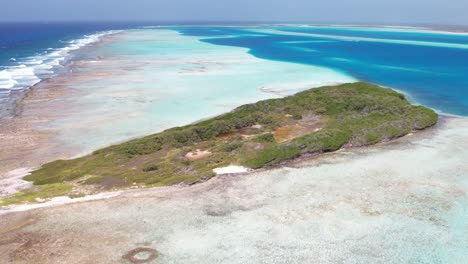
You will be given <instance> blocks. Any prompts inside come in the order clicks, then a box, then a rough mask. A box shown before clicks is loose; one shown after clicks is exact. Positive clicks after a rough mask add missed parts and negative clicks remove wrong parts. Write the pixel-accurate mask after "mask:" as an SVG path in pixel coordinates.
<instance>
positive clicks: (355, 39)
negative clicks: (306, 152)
mask: <svg viewBox="0 0 468 264" xmlns="http://www.w3.org/2000/svg"><path fill="white" fill-rule="evenodd" d="M142 26H145V25H142V24H119V23H107V24H102V23H101V24H96V23H79V24H78V23H68V24H54V23H42V24H26V23H23V24H0V100H1V98H2V97H3V98H5V97H7V96H8V94H9V93H10V92H11V91H14V90H15V89H24V88H25V87H28V86H30V85H33V84H35V83H37V82H38V81H39V80H41V79H43V78H45V77H49V76H52V75H53V74H54V73H55V72H56V71H57V69H58V68H60V67H61V64H63V62H64V61H66V60H67V59H69V58H68V56H69V55H70V53H71V52H72V51H73V50H76V49H79V48H80V47H82V46H85V45H87V44H88V43H92V42H93V41H94V40H95V38H96V37H98V36H99V35H96V34H100V33H103V32H107V31H109V30H121V29H129V28H141V27H142ZM171 29H175V30H177V31H179V32H180V33H182V34H184V35H189V36H196V37H199V38H200V39H202V41H204V42H207V43H211V44H216V45H228V46H236V47H245V48H248V49H250V53H251V54H252V55H254V56H256V57H260V58H263V59H268V60H279V61H288V62H295V63H302V64H311V65H318V66H323V67H327V68H332V69H335V70H338V71H341V72H343V73H346V74H348V75H350V76H353V77H354V78H356V79H359V80H362V81H368V82H373V83H377V84H379V85H383V86H387V87H391V88H394V89H397V90H399V91H401V92H404V93H406V94H407V95H408V97H409V98H410V100H412V102H415V103H419V104H423V105H426V106H429V107H432V108H434V109H436V110H439V111H442V112H445V113H449V114H456V115H464V116H468V34H455V33H448V32H446V33H444V32H435V31H421V30H413V29H389V28H350V27H316V26H314V27H311V26H308V27H305V26H256V27H242V26H233V27H223V26H203V27H201V26H177V27H171ZM0 103H1V102H0Z"/></svg>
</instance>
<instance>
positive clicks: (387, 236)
mask: <svg viewBox="0 0 468 264" xmlns="http://www.w3.org/2000/svg"><path fill="white" fill-rule="evenodd" d="M467 133H468V120H467V119H465V118H452V117H444V118H442V120H441V121H440V122H439V124H438V125H437V126H436V127H434V128H431V129H428V130H426V131H423V132H420V133H418V134H415V135H412V136H407V137H404V138H400V139H398V140H396V141H392V142H389V143H385V144H380V145H377V146H372V147H366V148H357V149H346V150H341V151H339V152H335V153H332V154H327V155H325V156H322V157H320V158H317V159H314V160H310V161H306V162H301V163H298V164H295V165H294V166H289V167H285V168H278V169H274V170H269V171H264V172H259V173H253V174H249V175H245V176H221V177H216V178H213V179H212V180H210V181H207V182H205V183H201V184H197V185H194V186H190V187H181V186H173V187H162V188H156V189H147V190H138V191H130V192H128V193H124V194H122V195H120V196H118V197H114V198H109V199H106V200H99V201H93V202H85V203H77V204H71V205H67V206H61V207H51V208H43V209H38V210H33V211H27V212H19V213H11V214H6V215H2V216H1V219H2V221H0V234H1V238H0V256H1V257H2V260H5V263H96V262H98V263H131V262H129V261H128V259H127V258H124V257H125V256H127V257H128V254H129V252H130V253H131V252H135V251H133V250H135V249H138V248H150V249H154V250H157V252H158V255H159V256H158V257H157V258H156V259H155V260H154V261H153V262H148V263H181V262H183V263H201V262H203V263H220V262H222V263H252V262H255V263H304V262H310V261H311V258H313V260H314V261H315V262H319V263H337V262H346V263H463V261H464V257H465V256H466V245H467V243H468V241H467V238H468V225H467V223H466V221H465V219H466V218H467V212H468V210H467V206H468V179H467V176H466V171H468V164H467V163H466V162H465V161H466V160H467V159H468V151H467V149H468V140H467V138H466V136H465V135H467ZM96 249H99V250H96ZM90 252H92V253H91V254H90Z"/></svg>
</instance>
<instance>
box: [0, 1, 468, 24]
mask: <svg viewBox="0 0 468 264" xmlns="http://www.w3.org/2000/svg"><path fill="white" fill-rule="evenodd" d="M1 1H2V3H1V5H0V6H1V12H0V13H1V16H0V20H3V21H31V20H33V21H38V20H40V21H56V20H61V21H68V20H72V21H76V20H88V21H89V20H92V21H96V20H113V21H116V20H125V21H127V20H133V21H136V20H138V21H142V20H151V21H191V22H196V21H208V22H210V21H213V22H219V21H227V22H229V21H238V22H242V21H248V22H269V21H270V22H322V23H393V24H452V25H468V15H467V12H468V0H320V1H319V0H282V1H279V0H1Z"/></svg>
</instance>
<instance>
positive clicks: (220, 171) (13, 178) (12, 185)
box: [0, 115, 463, 215]
mask: <svg viewBox="0 0 468 264" xmlns="http://www.w3.org/2000/svg"><path fill="white" fill-rule="evenodd" d="M460 118H461V117H454V116H444V115H442V116H440V118H439V122H438V123H437V125H436V126H434V127H431V128H427V129H425V130H422V131H417V132H415V133H410V134H408V135H406V136H403V137H401V138H397V139H394V140H390V141H384V142H381V143H378V144H376V145H371V146H362V147H345V148H343V149H340V150H338V151H336V152H332V153H321V154H305V155H303V156H301V157H298V158H296V159H294V160H291V161H286V162H283V163H281V164H278V165H275V166H270V167H267V168H261V169H257V170H253V169H249V168H246V167H242V166H233V165H231V166H227V167H222V168H216V169H214V170H213V171H214V172H215V173H216V174H217V176H216V177H215V178H220V179H221V180H222V179H223V178H225V177H233V176H234V177H249V176H251V175H254V174H258V173H266V172H269V171H274V170H278V169H282V168H288V167H301V166H303V164H307V163H310V162H317V160H321V159H325V160H326V159H327V157H328V156H333V155H335V154H336V153H341V152H347V151H353V150H357V151H359V150H360V149H373V148H374V149H378V148H381V147H383V146H386V145H394V144H401V143H402V142H408V141H411V140H417V139H418V138H419V139H421V138H425V137H428V135H430V134H433V133H437V131H438V130H440V129H443V127H444V126H446V124H447V122H448V123H450V122H453V120H457V119H460ZM461 119H463V118H461ZM31 170H32V169H31V168H20V169H16V170H13V171H9V172H8V173H6V174H5V175H6V176H7V177H5V180H6V182H5V184H6V185H5V186H6V188H7V190H5V191H4V192H3V193H1V192H0V197H2V194H3V195H5V194H7V195H11V194H12V193H14V192H15V191H17V190H20V189H22V188H27V187H29V186H30V185H31V183H29V182H26V181H24V180H22V177H24V176H26V175H27V174H28V173H29V172H30V171H31ZM213 179H214V178H212V179H209V180H208V181H203V182H198V183H196V184H195V185H199V184H202V185H203V184H208V185H209V184H210V183H209V182H211V181H213ZM193 186H194V185H190V186H187V185H183V184H182V185H180V184H179V185H173V186H165V187H150V188H144V187H137V188H130V189H122V190H114V191H105V192H99V193H96V194H92V195H86V196H84V197H79V198H70V197H68V196H58V197H54V198H51V199H47V200H46V201H44V202H41V203H33V204H19V205H10V206H6V207H2V208H0V215H6V214H10V213H16V212H24V211H29V210H34V209H39V208H48V207H55V206H65V205H68V204H73V203H82V202H89V201H95V200H103V199H109V198H114V197H117V196H121V195H123V196H125V197H127V196H132V195H138V193H139V192H143V193H145V192H149V193H152V192H156V193H158V192H161V191H169V190H172V191H177V192H178V191H181V190H183V189H186V188H191V187H193ZM0 187H1V185H0Z"/></svg>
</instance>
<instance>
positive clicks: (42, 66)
mask: <svg viewBox="0 0 468 264" xmlns="http://www.w3.org/2000/svg"><path fill="white" fill-rule="evenodd" d="M117 32H119V31H106V32H100V33H97V34H93V35H85V36H84V37H83V38H81V39H76V40H72V41H69V42H68V44H69V45H68V46H66V47H63V48H59V49H53V48H48V49H47V50H46V51H44V53H43V55H35V56H30V57H26V58H10V61H14V62H17V63H18V65H16V66H7V67H5V68H4V70H2V71H0V89H9V90H22V89H27V88H29V87H31V86H33V85H35V84H37V83H38V82H40V81H41V80H42V79H44V78H48V77H50V76H52V74H54V72H55V71H56V70H57V69H58V68H60V67H62V65H61V62H62V61H64V60H65V59H66V58H67V57H68V56H70V53H71V52H72V51H76V50H78V49H80V48H82V47H84V46H87V45H90V44H92V43H95V42H97V41H99V40H100V39H101V38H102V37H103V36H105V35H108V34H115V33H117ZM2 94H9V93H6V92H2Z"/></svg>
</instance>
